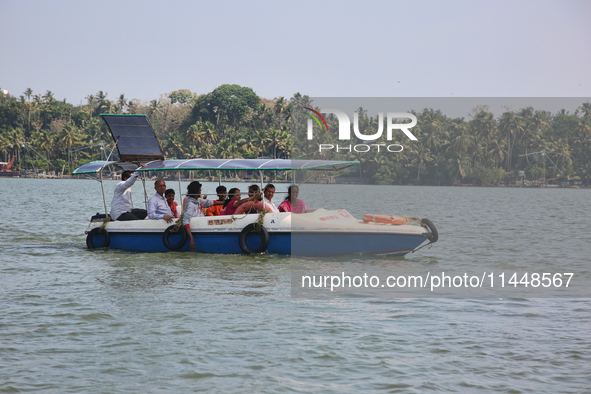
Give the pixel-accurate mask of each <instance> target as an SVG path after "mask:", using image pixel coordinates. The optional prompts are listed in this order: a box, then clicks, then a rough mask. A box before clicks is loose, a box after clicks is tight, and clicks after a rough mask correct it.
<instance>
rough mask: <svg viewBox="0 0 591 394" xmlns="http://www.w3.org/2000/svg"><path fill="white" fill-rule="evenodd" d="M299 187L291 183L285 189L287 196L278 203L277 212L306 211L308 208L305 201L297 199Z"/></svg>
mask: <svg viewBox="0 0 591 394" xmlns="http://www.w3.org/2000/svg"><path fill="white" fill-rule="evenodd" d="M299 193H300V188H299V187H297V186H296V185H291V186H290V187H289V189H287V197H285V200H284V201H283V202H282V203H281V204H279V212H293V213H306V211H307V210H308V208H307V207H306V203H304V202H303V201H302V200H300V199H298V195H299Z"/></svg>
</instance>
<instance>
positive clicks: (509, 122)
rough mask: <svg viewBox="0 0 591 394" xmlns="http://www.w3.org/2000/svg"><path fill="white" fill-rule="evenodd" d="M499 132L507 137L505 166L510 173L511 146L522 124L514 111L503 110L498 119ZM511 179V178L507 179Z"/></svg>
mask: <svg viewBox="0 0 591 394" xmlns="http://www.w3.org/2000/svg"><path fill="white" fill-rule="evenodd" d="M499 126H500V129H501V133H502V135H503V136H504V137H506V138H507V167H506V171H507V172H508V173H509V174H510V173H511V169H512V165H511V157H512V155H513V146H514V144H515V140H516V139H517V137H518V136H519V134H520V133H521V132H522V131H523V124H522V122H521V118H520V117H519V116H518V115H516V114H515V113H514V112H505V113H503V115H501V119H500V121H499ZM509 181H511V180H509Z"/></svg>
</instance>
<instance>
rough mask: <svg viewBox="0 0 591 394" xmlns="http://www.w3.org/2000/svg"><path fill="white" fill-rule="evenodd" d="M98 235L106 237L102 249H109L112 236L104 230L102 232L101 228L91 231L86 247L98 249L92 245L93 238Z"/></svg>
mask: <svg viewBox="0 0 591 394" xmlns="http://www.w3.org/2000/svg"><path fill="white" fill-rule="evenodd" d="M97 234H102V235H103V237H105V240H104V241H103V245H102V246H100V247H103V248H108V247H109V244H110V243H111V236H110V235H109V232H108V231H107V230H106V229H104V228H103V229H102V230H101V228H100V227H96V228H93V229H92V230H90V231H89V232H88V235H87V236H86V246H87V247H88V249H96V248H97V247H96V246H94V244H93V243H92V238H93V237H94V236H95V235H97Z"/></svg>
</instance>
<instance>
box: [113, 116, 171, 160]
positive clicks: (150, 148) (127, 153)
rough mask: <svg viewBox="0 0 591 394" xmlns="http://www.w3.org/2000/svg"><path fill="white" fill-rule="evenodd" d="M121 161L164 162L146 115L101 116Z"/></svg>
mask: <svg viewBox="0 0 591 394" xmlns="http://www.w3.org/2000/svg"><path fill="white" fill-rule="evenodd" d="M101 117H102V118H103V120H104V121H105V123H106V124H107V126H108V127H109V131H110V132H111V135H112V136H113V140H114V141H115V143H116V147H117V151H118V152H119V157H120V158H121V160H122V161H133V162H143V163H145V162H148V161H151V160H164V155H163V154H162V149H160V144H159V143H158V139H157V138H156V135H155V134H154V130H152V126H150V123H149V122H148V117H147V116H146V115H128V114H125V115H121V114H101Z"/></svg>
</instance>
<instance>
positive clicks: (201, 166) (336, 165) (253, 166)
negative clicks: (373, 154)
mask: <svg viewBox="0 0 591 394" xmlns="http://www.w3.org/2000/svg"><path fill="white" fill-rule="evenodd" d="M356 164H359V162H358V161H331V160H288V159H185V160H158V161H153V162H150V163H147V167H144V168H137V165H135V164H133V163H128V162H121V161H93V162H91V163H88V164H85V165H83V166H81V167H79V168H77V169H75V170H74V171H73V172H72V175H80V174H91V173H96V172H98V171H100V170H101V169H102V168H104V167H106V166H108V165H116V166H118V167H121V168H123V169H124V170H136V169H137V171H138V172H145V171H191V170H192V171H199V170H222V171H223V170H255V171H287V170H329V171H336V170H340V169H343V168H347V167H351V166H354V165H356Z"/></svg>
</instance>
